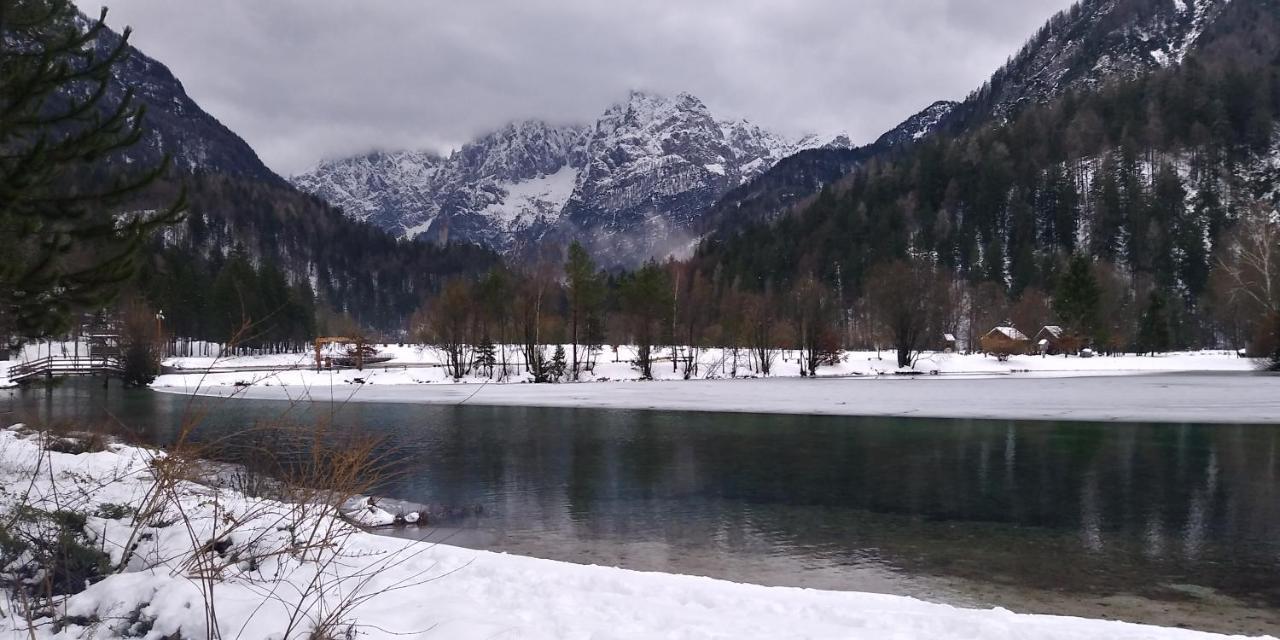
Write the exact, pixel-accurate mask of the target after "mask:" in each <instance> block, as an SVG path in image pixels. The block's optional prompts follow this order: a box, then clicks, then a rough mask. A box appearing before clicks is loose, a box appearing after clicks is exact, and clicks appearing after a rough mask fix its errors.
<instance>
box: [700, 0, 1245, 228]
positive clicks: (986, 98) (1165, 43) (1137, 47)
mask: <svg viewBox="0 0 1280 640" xmlns="http://www.w3.org/2000/svg"><path fill="white" fill-rule="evenodd" d="M1228 2H1229V0H1085V1H1084V2H1080V3H1078V4H1076V5H1075V6H1073V7H1072V8H1070V9H1068V10H1066V11H1063V12H1061V13H1059V14H1058V15H1056V16H1054V17H1053V18H1051V19H1050V20H1049V22H1048V23H1047V24H1046V25H1045V26H1044V27H1043V28H1041V29H1040V31H1038V32H1037V33H1036V35H1035V36H1034V37H1033V38H1032V39H1031V40H1030V41H1028V43H1027V44H1026V45H1024V46H1023V48H1022V49H1021V50H1020V51H1019V53H1018V54H1017V55H1015V56H1014V57H1013V58H1011V59H1010V61H1009V62H1008V63H1007V64H1006V65H1005V66H1003V67H1002V68H1001V69H999V70H997V71H996V72H995V73H994V74H993V76H992V77H991V79H990V80H989V81H988V82H986V83H984V84H983V86H982V87H981V88H979V89H977V90H976V91H974V92H973V93H972V94H971V95H970V96H968V98H967V99H966V100H965V101H963V102H960V103H956V102H950V101H939V102H937V103H934V104H933V105H931V106H930V107H928V108H926V109H925V110H924V111H921V112H920V113H918V114H916V115H914V116H912V117H910V118H908V119H907V120H906V121H904V122H903V123H902V124H901V125H899V126H897V127H895V128H894V129H892V130H890V131H889V132H887V133H885V134H884V135H883V136H881V137H880V138H879V139H878V140H877V141H876V143H875V144H874V145H871V146H870V147H869V148H866V149H864V150H863V152H862V153H861V154H859V158H858V161H857V162H851V161H850V159H849V157H848V156H847V154H826V155H815V156H810V157H808V158H806V159H805V161H803V162H795V163H782V164H779V165H778V166H777V167H775V168H774V169H772V170H771V171H769V172H768V173H767V174H765V175H762V176H761V177H760V178H758V179H757V182H758V183H759V184H755V185H746V186H744V187H743V188H741V189H739V190H736V191H735V192H734V193H731V194H729V195H727V196H726V197H725V200H724V201H723V202H721V203H717V205H716V209H715V210H714V211H712V212H711V213H710V214H709V215H707V216H706V218H707V220H708V225H707V227H706V230H707V231H708V233H720V234H723V233H728V232H732V231H733V230H736V229H740V228H742V227H743V225H745V224H750V223H753V222H759V221H761V220H772V219H776V218H777V216H779V215H781V214H782V213H784V212H785V211H787V210H788V209H790V208H792V207H794V206H796V205H797V204H802V203H804V202H805V201H806V200H809V199H812V198H813V197H814V196H816V195H817V192H818V191H819V190H820V189H822V188H823V186H825V185H827V184H831V183H833V182H835V181H836V180H838V179H839V178H840V177H841V176H844V175H846V174H848V173H849V172H850V171H852V170H853V169H854V168H855V167H857V166H858V165H859V164H860V163H861V162H862V161H865V160H867V159H869V158H872V157H880V156H883V155H884V154H887V153H889V152H891V151H892V150H893V149H896V148H899V147H902V146H904V145H907V144H910V143H913V142H915V141H918V140H921V139H923V138H925V137H926V136H928V135H930V134H932V133H933V132H935V131H939V130H943V131H948V132H950V133H963V132H965V131H967V130H970V129H972V128H974V127H977V126H981V125H982V124H983V123H985V122H989V121H991V120H993V119H996V120H1004V119H1007V118H1010V117H1012V116H1013V115H1015V114H1016V113H1017V112H1018V111H1019V110H1021V109H1024V108H1026V107H1028V106H1031V105H1035V104H1044V103H1046V102H1048V101H1051V100H1054V99H1056V98H1058V97H1060V96H1062V95H1063V94H1064V93H1066V92H1068V91H1074V90H1080V89H1089V88H1097V87H1100V86H1102V85H1103V84H1104V83H1106V82H1107V81H1110V80H1123V79H1133V78H1137V77H1139V76H1141V75H1142V74H1144V73H1148V72H1150V71H1152V70H1155V69H1159V68H1163V67H1166V66H1169V65H1174V64H1177V63H1179V62H1181V60H1182V59H1183V58H1184V57H1185V55H1186V53H1187V52H1188V51H1189V50H1190V49H1191V48H1192V47H1193V46H1194V45H1195V44H1196V43H1197V42H1199V41H1200V39H1201V36H1202V35H1203V34H1204V32H1205V31H1206V30H1207V29H1210V28H1211V27H1212V25H1213V24H1214V23H1215V22H1216V21H1218V20H1219V18H1220V17H1221V15H1222V14H1223V11H1224V8H1225V7H1226V6H1227V4H1228ZM1237 2H1248V0H1237ZM738 212H742V214H743V215H741V216H739V215H738Z"/></svg>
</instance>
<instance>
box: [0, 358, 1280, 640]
mask: <svg viewBox="0 0 1280 640" xmlns="http://www.w3.org/2000/svg"><path fill="white" fill-rule="evenodd" d="M1117 384H1123V381H1122V380H1118V381H1117ZM191 402H192V401H191V400H190V399H189V398H186V397H183V396H178V395H170V394H161V393H154V392H149V391H125V390H121V389H119V388H118V387H113V388H111V389H107V390H104V389H103V388H102V387H101V386H100V384H95V383H93V382H90V381H77V382H73V383H67V384H64V385H62V386H59V387H57V388H55V389H52V390H43V389H33V390H28V391H22V392H8V393H7V394H5V395H3V396H0V412H7V414H6V415H0V421H6V422H15V421H17V420H19V419H23V420H36V419H43V420H59V421H76V422H90V423H94V422H102V421H107V420H110V421H114V422H116V423H119V424H124V425H128V426H130V427H132V428H134V429H137V430H139V431H140V432H141V433H143V434H144V435H145V437H146V438H148V439H150V440H153V441H156V442H159V443H164V442H166V441H168V440H169V439H171V438H172V437H173V434H175V433H176V430H177V425H178V424H179V423H180V422H181V420H182V418H183V416H187V415H191V414H192V405H191ZM196 403H197V405H198V406H200V407H201V409H202V412H203V411H209V414H208V415H207V416H206V417H205V418H204V423H203V425H202V427H201V433H202V434H203V435H204V436H205V437H210V436H212V435H215V434H226V433H230V432H231V431H233V430H236V429H239V428H241V427H242V426H244V425H246V424H250V423H253V422H255V421H271V420H277V419H281V418H282V416H283V418H284V419H286V420H290V421H296V422H299V423H304V424H305V423H307V422H308V421H314V420H315V419H316V418H317V417H319V416H323V417H324V418H330V417H331V418H332V419H333V422H334V424H335V425H337V426H339V427H341V428H342V429H348V430H351V431H353V432H360V433H369V434H373V435H377V436H379V437H382V438H385V445H384V446H385V447H386V450H387V451H390V452H393V455H394V459H395V460H396V464H395V467H396V469H395V470H396V471H397V474H396V477H395V479H394V480H393V481H391V482H389V483H388V484H386V485H385V486H384V487H382V488H381V490H380V491H381V492H382V493H383V494H385V495H387V496H388V497H394V498H399V499H403V500H407V501H412V502H416V503H422V504H427V505H432V507H433V513H435V514H436V517H435V518H434V519H433V526H432V527H430V528H426V529H402V530H397V531H394V532H392V534H393V535H401V536H408V537H419V538H425V539H431V540H439V541H443V542H447V543H448V544H455V545H459V546H464V547H471V548H477V549H490V550H498V551H509V552H513V553H520V554H525V555H532V556H538V557H544V558H551V559H557V560H566V561H572V562H579V563H585V564H604V565H616V566H623V567H628V568H635V569H641V570H655V571H668V572H674V573H688V574H697V575H707V576H713V577H718V578H725V579H730V580H737V581H746V582H755V583H760V584H770V585H788V586H804V587H816V588H826V589H852V590H864V591H880V592H885V593H896V594H903V595H914V596H918V597H923V598H926V599H931V600H938V601H944V602H952V603H956V604H962V605H977V606H993V605H999V606H1005V607H1008V608H1010V609H1014V610H1018V611H1034V612H1042V613H1062V614H1070V615H1088V616H1093V617H1118V618H1122V619H1128V620H1133V621H1141V622H1151V623H1157V624H1183V625H1187V626H1193V627H1197V628H1203V629H1210V630H1220V631H1231V632H1239V633H1255V634H1256V633H1272V634H1276V633H1277V630H1280V614H1278V613H1277V612H1278V611H1280V426H1260V425H1247V426H1246V425H1240V426H1234V425H1212V426H1210V425H1194V424H1181V425H1180V424H1118V423H1108V424H1094V423H1078V422H1073V423H1046V422H1019V421H1005V420H1000V421H993V420H928V419H886V418H845V417H806V416H784V415H744V414H719V413H678V412H661V411H621V410H579V409H547V408H519V407H481V406H461V407H458V406H429V405H413V404H374V403H353V404H349V405H341V404H329V403H317V404H314V405H309V404H308V405H302V406H292V407H291V406H289V405H288V404H286V403H283V402H278V401H251V400H239V399H233V400H198V401H196Z"/></svg>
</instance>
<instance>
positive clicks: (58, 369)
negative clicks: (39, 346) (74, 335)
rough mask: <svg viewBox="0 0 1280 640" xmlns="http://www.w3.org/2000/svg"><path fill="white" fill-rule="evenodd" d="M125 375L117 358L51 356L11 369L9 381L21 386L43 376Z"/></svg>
mask: <svg viewBox="0 0 1280 640" xmlns="http://www.w3.org/2000/svg"><path fill="white" fill-rule="evenodd" d="M123 373H124V371H123V370H122V369H121V368H120V361H119V360H118V359H116V358H110V357H101V356H99V357H90V356H81V357H78V358H65V357H64V358H59V357H53V356H49V357H47V358H41V359H39V360H31V361H29V362H23V363H22V364H17V365H14V366H12V367H10V368H9V381H10V382H13V383H19V384H20V383H23V382H30V381H32V380H35V379H36V378H39V377H41V376H45V377H54V376H67V375H71V376H97V375H108V376H118V375H121V374H123Z"/></svg>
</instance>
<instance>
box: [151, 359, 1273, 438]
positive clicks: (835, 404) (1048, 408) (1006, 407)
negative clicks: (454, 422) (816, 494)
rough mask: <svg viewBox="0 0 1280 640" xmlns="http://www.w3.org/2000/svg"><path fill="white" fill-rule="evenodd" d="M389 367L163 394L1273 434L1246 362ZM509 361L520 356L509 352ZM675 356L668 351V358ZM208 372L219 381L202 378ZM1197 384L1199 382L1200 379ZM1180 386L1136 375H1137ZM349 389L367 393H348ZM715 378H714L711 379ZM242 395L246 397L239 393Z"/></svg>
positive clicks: (1266, 383)
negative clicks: (496, 372) (535, 375)
mask: <svg viewBox="0 0 1280 640" xmlns="http://www.w3.org/2000/svg"><path fill="white" fill-rule="evenodd" d="M383 348H384V350H385V351H386V352H388V353H391V354H395V355H396V358H395V359H394V360H392V361H391V362H389V363H387V364H385V365H379V366H378V367H373V368H370V369H367V370H365V371H363V372H356V371H354V370H343V371H323V372H317V371H314V370H311V369H310V367H311V363H312V357H311V356H310V355H292V356H265V357H254V358H237V359H229V360H222V361H218V362H216V363H215V362H214V361H213V360H212V359H200V358H187V359H181V360H174V361H172V362H171V364H175V365H181V366H183V367H186V368H188V369H193V372H192V373H188V374H170V375H164V376H161V377H160V378H159V379H157V380H156V382H155V383H154V384H153V385H152V388H154V389H157V390H159V391H168V392H175V393H200V394H209V395H233V394H234V395H242V396H245V397H251V398H299V397H307V396H311V397H314V398H315V399H323V400H329V399H330V398H332V397H341V398H348V397H349V398H350V399H351V400H354V401H364V402H421V403H433V404H457V403H461V402H466V403H468V404H488V405H525V406H556V407H600V408H629V409H671V410H691V411H746V412H769V413H799V414H833V415H890V416H927V417H973V418H977V417H990V418H1010V419H1013V418H1026V419H1037V418H1040V419H1077V420H1138V421H1188V420H1189V421H1200V422H1275V421H1278V420H1280V393H1274V392H1271V391H1270V390H1272V389H1275V390H1277V391H1280V378H1277V377H1268V376H1247V375H1241V376H1231V375H1222V374H1224V373H1245V372H1249V371H1252V370H1253V369H1254V368H1255V364H1254V362H1253V361H1251V360H1248V359H1243V358H1238V357H1237V356H1236V355H1235V354H1233V353H1229V352H1222V351H1218V352H1195V353H1177V354H1167V355H1163V356H1155V357H1138V356H1132V355H1126V356H1117V357H1095V358H1075V357H1070V358H1068V357H1061V356H1050V357H1042V356H1014V357H1011V358H1010V359H1009V361H1007V362H999V361H997V360H996V359H995V358H989V357H984V356H982V355H960V354H951V353H930V354H925V355H923V356H922V357H921V358H920V359H919V361H918V362H917V365H916V371H917V372H918V373H924V374H932V373H933V372H937V373H938V374H939V375H922V376H914V377H912V376H898V375H894V374H895V373H896V371H897V369H896V362H895V361H894V359H893V355H892V354H890V353H887V352H886V353H885V354H883V356H881V355H877V354H876V353H874V352H855V353H848V354H845V356H844V359H843V360H842V361H841V362H840V363H839V364H838V365H836V366H827V367H822V368H820V369H819V374H820V375H821V376H823V378H822V379H819V380H804V379H801V378H800V377H799V363H798V362H797V360H796V358H795V354H794V353H792V354H783V355H784V356H785V359H784V357H783V356H780V357H779V358H778V359H777V361H776V362H775V363H774V365H773V367H774V368H773V375H772V378H770V379H759V378H758V376H759V374H758V372H756V371H754V370H753V369H752V368H751V367H750V361H749V358H748V357H747V356H746V355H745V354H740V358H739V366H738V377H739V378H757V379H736V380H735V379H728V378H729V377H730V374H731V373H732V372H733V369H732V354H731V353H726V352H724V351H721V350H719V349H709V350H706V351H704V352H703V353H702V355H701V357H700V360H701V362H702V363H703V366H702V367H701V369H700V372H699V375H698V376H697V378H698V379H693V380H684V379H682V374H681V372H680V371H678V370H677V371H673V370H672V366H671V361H670V359H669V357H668V359H667V360H665V361H659V362H658V363H656V364H655V365H654V375H655V377H656V378H658V380H657V381H652V382H641V381H638V378H639V372H638V371H636V370H635V369H634V367H632V365H631V364H630V363H629V362H628V361H629V360H630V359H631V358H632V353H631V349H630V348H629V347H623V348H622V349H621V352H620V353H619V355H618V362H615V361H614V356H613V354H612V353H611V352H610V351H608V350H606V352H605V353H602V354H600V356H599V363H598V364H597V366H596V370H595V372H594V374H585V375H584V380H587V382H582V383H562V384H525V383H526V382H528V377H527V375H525V374H523V373H522V372H520V370H519V367H518V366H515V367H513V368H512V375H511V376H510V377H509V378H507V379H506V381H503V382H497V381H490V380H488V379H486V378H483V377H477V376H475V375H472V376H468V377H466V378H464V379H462V380H460V381H457V382H455V381H453V380H452V379H449V378H447V376H446V374H445V371H444V369H443V368H442V367H440V366H438V364H437V362H438V357H437V354H436V353H435V352H434V351H432V350H430V349H421V350H420V349H417V348H414V347H395V346H388V347H383ZM509 353H510V356H511V357H512V358H514V352H513V351H509ZM666 353H669V352H666ZM210 364H216V365H217V366H219V367H229V368H228V369H217V371H221V372H219V373H207V374H206V373H199V372H197V371H196V370H197V369H198V368H201V367H208V366H210ZM267 365H270V366H277V367H285V368H287V369H286V370H282V371H253V370H249V369H244V370H235V367H246V368H248V367H262V366H267ZM1186 372H1200V373H1202V374H1204V375H1194V373H1186ZM1175 373H1176V374H1177V375H1135V374H1175ZM356 378H360V379H362V380H363V381H364V384H358V383H356V382H355V379H356ZM708 378H710V379H708ZM236 383H247V385H248V386H243V385H242V386H236Z"/></svg>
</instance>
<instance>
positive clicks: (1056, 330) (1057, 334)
mask: <svg viewBox="0 0 1280 640" xmlns="http://www.w3.org/2000/svg"><path fill="white" fill-rule="evenodd" d="M1046 333H1047V334H1049V337H1051V338H1061V337H1062V327H1060V326H1058V325H1056V324H1047V325H1045V326H1044V328H1043V329H1041V330H1040V333H1039V334H1037V335H1044V334H1046Z"/></svg>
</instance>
